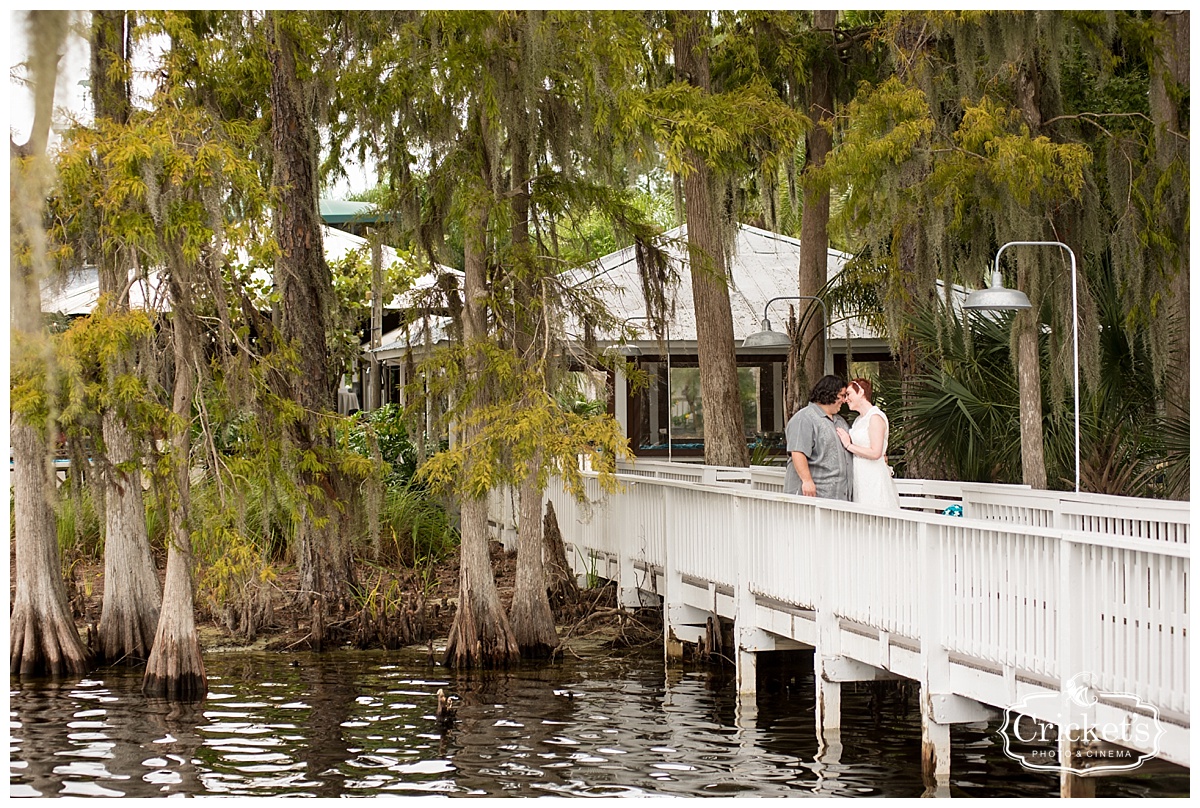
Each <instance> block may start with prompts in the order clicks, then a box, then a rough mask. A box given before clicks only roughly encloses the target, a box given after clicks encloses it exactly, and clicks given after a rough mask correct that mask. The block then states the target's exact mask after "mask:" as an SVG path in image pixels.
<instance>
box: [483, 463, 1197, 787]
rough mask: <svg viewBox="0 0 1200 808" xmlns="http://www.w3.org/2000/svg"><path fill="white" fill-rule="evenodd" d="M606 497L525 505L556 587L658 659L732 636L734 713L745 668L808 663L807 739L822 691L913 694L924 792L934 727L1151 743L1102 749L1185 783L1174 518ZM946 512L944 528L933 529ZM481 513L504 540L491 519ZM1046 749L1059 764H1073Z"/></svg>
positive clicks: (935, 505) (1020, 495)
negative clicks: (1168, 771) (1124, 731)
mask: <svg viewBox="0 0 1200 808" xmlns="http://www.w3.org/2000/svg"><path fill="white" fill-rule="evenodd" d="M618 477H619V480H620V481H621V483H622V485H621V490H620V491H619V492H618V493H614V494H604V493H603V492H602V491H601V489H600V487H599V485H598V482H597V479H596V477H595V475H593V474H589V475H587V479H586V485H587V500H588V501H587V502H583V503H580V502H576V501H575V500H574V499H573V498H571V497H570V495H568V494H567V493H565V492H564V491H563V490H562V488H561V486H560V485H558V484H557V483H556V482H552V483H551V485H550V486H549V488H548V490H547V499H549V500H551V501H553V502H554V506H555V510H556V512H557V514H558V520H559V524H560V527H561V528H562V532H563V537H564V541H565V542H566V544H567V555H568V557H569V558H571V559H572V562H573V563H574V564H575V567H576V571H577V572H579V573H580V574H581V575H582V574H593V575H597V576H599V577H601V578H606V579H609V580H613V581H616V582H617V583H618V585H619V587H620V591H621V596H622V599H623V600H624V602H626V603H628V604H639V603H641V604H661V605H662V607H663V609H664V623H665V632H664V633H665V639H666V642H665V646H666V648H665V652H666V653H667V654H668V655H671V654H675V653H678V652H679V651H680V650H681V648H682V646H681V645H680V643H685V642H686V643H705V644H706V645H707V646H708V647H710V648H711V647H712V643H713V642H716V641H718V638H719V637H721V635H722V631H721V627H722V625H724V626H725V628H726V631H725V632H724V634H725V635H726V636H729V634H730V632H729V631H728V628H729V626H730V625H732V632H731V633H732V638H733V644H734V646H735V647H733V648H725V649H723V651H722V652H723V653H724V654H725V655H726V656H729V657H730V658H734V659H736V663H737V671H738V677H737V680H738V687H739V690H740V691H741V692H742V693H744V694H747V695H749V694H752V693H753V692H754V690H755V664H756V655H757V654H759V653H764V652H771V651H776V650H786V649H798V648H811V649H814V664H815V667H816V671H815V672H816V676H815V677H814V678H815V680H816V682H817V692H816V702H817V705H816V708H817V716H818V721H817V726H818V733H828V732H836V731H837V729H838V728H839V726H840V709H839V704H840V685H841V684H842V683H844V682H852V681H865V680H874V679H888V678H899V677H903V678H905V679H909V680H913V681H916V682H919V683H920V686H921V698H920V703H921V714H922V737H923V758H924V764H925V767H926V773H927V775H928V779H929V780H930V781H931V783H942V782H944V781H945V780H946V779H947V778H948V775H949V761H950V727H951V725H953V724H955V723H964V722H975V721H980V720H985V719H990V718H995V717H996V716H998V715H1000V714H1001V712H1000V711H1003V710H1005V709H1006V708H1012V707H1014V706H1019V707H1020V713H1022V714H1025V715H1027V716H1031V717H1033V718H1036V719H1037V720H1038V721H1042V722H1047V723H1048V724H1051V725H1055V726H1056V727H1057V726H1063V725H1072V724H1073V725H1074V726H1077V727H1079V726H1082V727H1085V728H1086V727H1109V726H1124V727H1126V728H1129V727H1133V726H1135V725H1138V726H1140V727H1142V728H1144V727H1146V726H1152V727H1154V728H1156V730H1157V731H1155V732H1149V733H1148V732H1137V733H1133V732H1132V731H1130V732H1129V733H1128V734H1129V737H1121V738H1120V739H1119V740H1120V741H1121V748H1123V749H1131V750H1133V751H1134V752H1135V753H1136V757H1138V759H1143V758H1146V759H1148V758H1151V757H1152V758H1156V759H1159V760H1165V761H1169V762H1171V763H1175V764H1179V765H1183V766H1190V754H1189V743H1190V693H1189V687H1188V685H1189V675H1190V673H1189V656H1188V651H1189V644H1188V637H1187V628H1188V613H1187V610H1188V591H1187V587H1188V578H1189V570H1190V551H1189V547H1188V537H1189V532H1190V524H1189V522H1190V505H1189V503H1186V502H1184V503H1179V502H1164V501H1158V500H1144V499H1133V498H1127V497H1109V496H1100V495H1093V494H1075V493H1067V492H1055V491H1034V490H1031V489H1029V488H1027V487H1023V486H1005V485H984V484H969V483H954V482H945V481H920V480H916V481H914V480H901V481H897V483H898V487H899V488H900V491H901V498H902V505H903V507H904V510H902V511H901V512H899V513H896V512H882V511H869V510H866V509H862V508H859V507H857V506H854V505H852V504H850V503H841V502H837V501H834V500H824V499H815V498H814V499H807V498H802V497H794V496H788V495H786V494H783V493H782V487H783V482H782V480H783V471H782V469H778V468H767V467H754V468H753V469H740V468H720V467H711V466H701V465H694V464H683V463H664V462H653V461H638V462H637V463H636V465H628V466H622V469H621V474H619V475H618ZM952 503H959V504H960V505H961V506H962V508H963V511H964V516H963V517H961V518H960V517H954V516H947V515H943V514H942V510H943V509H944V508H945V507H946V506H947V505H949V504H952ZM491 505H492V507H491V512H492V521H493V524H494V525H495V528H496V530H497V531H498V532H499V534H500V536H499V537H500V538H501V539H502V540H506V539H508V540H511V538H512V530H513V527H514V520H513V509H512V502H511V498H510V497H509V496H505V495H494V496H493V500H492V503H491ZM1081 688H1082V690H1081ZM1134 735H1136V736H1137V737H1133V736H1134ZM1065 736H1066V734H1065V733H1060V734H1059V750H1058V754H1059V755H1061V756H1063V757H1062V758H1061V759H1063V760H1067V759H1070V758H1068V757H1067V756H1068V755H1071V754H1074V755H1076V759H1082V756H1083V754H1084V752H1085V751H1086V750H1087V748H1089V747H1088V745H1087V744H1083V743H1079V742H1073V741H1071V740H1069V739H1067V738H1066V737H1065ZM1147 736H1153V737H1147ZM1109 740H1111V738H1109ZM1092 746H1093V747H1094V746H1095V744H1092ZM1103 770H1104V768H1103V767H1099V768H1093V769H1089V770H1088V771H1090V772H1092V773H1093V774H1098V773H1100V772H1102V771H1103ZM1062 782H1063V793H1064V794H1069V793H1078V792H1082V793H1087V792H1088V790H1089V782H1094V781H1090V779H1089V778H1086V777H1079V776H1075V774H1073V773H1071V772H1064V773H1063V774H1062Z"/></svg>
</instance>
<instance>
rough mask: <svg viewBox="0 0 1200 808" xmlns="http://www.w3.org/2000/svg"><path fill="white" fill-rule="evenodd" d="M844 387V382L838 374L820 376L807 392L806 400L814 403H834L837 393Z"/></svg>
mask: <svg viewBox="0 0 1200 808" xmlns="http://www.w3.org/2000/svg"><path fill="white" fill-rule="evenodd" d="M844 389H846V382H845V381H843V380H842V378H841V377H839V376H822V377H821V380H820V381H819V382H817V383H816V384H814V385H813V388H812V390H810V391H809V393H808V400H809V401H811V402H813V403H814V404H834V403H836V402H837V400H838V394H840V393H841V392H842V390H844Z"/></svg>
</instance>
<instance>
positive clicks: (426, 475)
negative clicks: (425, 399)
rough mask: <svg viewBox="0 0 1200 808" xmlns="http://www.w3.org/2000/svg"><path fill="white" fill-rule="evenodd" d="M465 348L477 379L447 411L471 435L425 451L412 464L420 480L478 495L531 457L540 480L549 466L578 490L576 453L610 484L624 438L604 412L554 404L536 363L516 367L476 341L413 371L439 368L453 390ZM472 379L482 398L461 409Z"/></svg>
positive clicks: (506, 355)
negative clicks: (472, 355)
mask: <svg viewBox="0 0 1200 808" xmlns="http://www.w3.org/2000/svg"><path fill="white" fill-rule="evenodd" d="M467 350H476V351H478V352H479V355H480V356H481V358H482V359H483V362H484V367H485V369H484V371H483V372H482V373H481V374H480V378H479V379H476V380H473V381H471V382H469V383H467V384H466V385H465V392H464V393H463V394H462V395H461V398H459V399H458V400H457V405H456V407H455V408H453V409H452V411H451V412H450V413H448V414H447V415H448V417H452V418H455V419H457V420H458V421H459V423H461V424H462V425H463V426H465V427H467V428H468V429H469V431H470V432H472V433H473V434H474V438H472V439H471V440H470V441H468V442H461V443H459V444H458V445H457V446H455V447H454V448H453V449H449V450H447V451H444V452H439V453H438V454H436V455H434V456H433V457H431V458H430V459H429V460H428V461H427V462H426V463H425V464H424V465H423V466H422V467H421V469H420V476H421V479H424V480H426V481H428V483H429V484H430V485H431V486H432V487H433V489H434V490H437V491H444V492H451V491H453V492H456V493H459V494H461V495H463V496H470V497H481V496H484V495H485V494H486V493H487V492H488V491H489V490H490V489H492V488H494V487H496V486H499V485H501V484H504V483H508V484H514V485H515V484H518V483H519V482H520V481H521V479H522V477H523V474H524V469H525V467H526V464H527V463H528V462H529V461H530V460H532V459H533V458H535V457H536V458H539V459H540V461H541V466H540V468H539V471H538V483H539V485H540V486H542V487H544V486H545V484H546V481H547V480H548V479H549V476H550V474H552V473H556V474H559V475H560V476H561V477H562V478H563V480H564V483H565V485H566V486H567V488H568V489H569V490H571V491H572V492H573V493H575V494H576V495H580V494H581V492H582V488H583V483H582V478H581V477H580V473H579V459H580V457H581V456H582V457H584V458H587V459H589V460H590V462H591V465H592V468H593V469H594V470H597V471H599V472H600V474H601V483H602V484H604V485H610V486H611V485H613V484H614V481H613V478H612V475H613V474H614V473H615V472H616V461H617V460H618V459H627V458H630V457H632V454H631V452H630V451H629V446H628V443H629V441H628V439H627V438H625V437H624V436H623V435H622V434H621V432H620V427H619V426H618V424H617V422H616V421H615V419H613V418H611V417H610V416H608V415H607V414H604V415H586V416H584V415H579V414H576V413H575V412H572V411H568V410H566V409H564V408H563V407H562V406H560V405H559V403H558V402H557V401H556V400H555V398H554V396H553V395H552V394H551V393H550V392H548V391H547V390H546V389H545V385H544V384H543V381H542V380H543V379H544V378H545V377H544V375H543V374H544V372H545V371H544V369H543V368H539V367H532V368H530V367H523V366H522V365H521V363H520V362H519V361H517V357H516V356H515V354H514V353H513V352H512V351H510V350H506V349H503V348H501V347H499V346H497V345H495V344H487V343H480V344H478V345H474V346H469V347H468V348H465V349H464V348H463V347H461V346H455V347H452V348H450V349H447V350H446V351H444V352H438V353H437V354H435V355H434V356H432V357H431V358H430V359H429V360H428V361H427V362H425V363H423V365H422V367H421V370H422V372H424V373H430V372H431V371H433V370H435V369H436V370H438V371H442V372H443V375H441V376H440V377H438V378H439V379H440V381H439V384H441V385H446V386H447V387H449V388H450V389H454V387H453V386H454V385H456V384H458V383H459V377H458V373H459V372H461V362H462V359H463V357H464V356H465V351H467ZM473 385H483V386H486V392H485V395H483V396H481V397H480V399H479V400H481V401H482V402H484V403H483V404H482V405H481V406H476V407H475V408H473V409H471V410H467V409H466V407H465V405H464V402H467V401H471V400H472V386H473ZM459 389H461V388H459Z"/></svg>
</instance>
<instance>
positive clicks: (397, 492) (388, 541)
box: [379, 481, 458, 571]
mask: <svg viewBox="0 0 1200 808" xmlns="http://www.w3.org/2000/svg"><path fill="white" fill-rule="evenodd" d="M379 521H380V527H381V530H382V542H381V547H380V557H379V560H380V562H384V563H387V562H391V563H396V564H401V565H403V566H405V567H409V568H413V569H416V570H418V571H420V570H427V569H429V568H432V567H435V566H437V565H438V564H440V563H442V562H443V561H445V560H446V559H447V558H450V557H451V556H452V555H453V554H454V552H456V551H457V549H458V533H457V531H455V530H454V528H453V527H451V525H450V520H449V517H448V515H447V514H446V509H445V508H444V507H442V505H441V503H439V502H438V501H437V500H435V499H434V498H433V497H431V496H430V494H429V491H428V490H427V489H426V488H425V486H423V485H422V484H421V483H420V482H419V481H409V482H407V483H404V484H399V485H394V486H390V487H389V488H388V489H387V491H386V492H385V494H384V497H383V508H382V511H381V513H380V520H379Z"/></svg>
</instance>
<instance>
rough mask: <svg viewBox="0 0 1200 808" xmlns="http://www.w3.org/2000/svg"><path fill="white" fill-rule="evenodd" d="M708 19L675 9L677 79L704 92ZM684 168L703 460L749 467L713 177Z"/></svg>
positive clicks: (699, 164)
mask: <svg viewBox="0 0 1200 808" xmlns="http://www.w3.org/2000/svg"><path fill="white" fill-rule="evenodd" d="M706 15H707V12H703V13H701V12H693V11H681V12H675V13H674V33H675V69H676V71H677V73H678V75H679V76H680V77H681V79H683V80H685V81H687V82H689V83H690V84H692V85H693V86H695V87H699V88H700V89H701V90H703V91H704V92H705V93H708V92H709V91H710V90H711V87H712V82H711V77H710V73H709V63H708V52H707V50H706V48H707V47H708V43H707V34H708V33H709V30H710V25H709V23H708V17H707V16H706ZM688 163H689V166H690V170H689V171H688V172H687V176H685V177H684V178H683V194H684V207H685V210H686V211H687V240H688V263H689V267H690V271H691V276H692V304H693V306H694V308H695V311H696V353H697V360H698V363H699V366H700V398H701V402H702V406H703V408H704V462H705V463H709V464H713V465H722V466H749V465H750V450H749V448H748V447H747V446H746V433H745V425H744V424H743V423H742V405H741V397H740V395H739V393H738V378H737V357H736V355H735V354H734V345H733V313H732V310H731V309H730V305H729V270H728V268H727V267H726V263H725V249H724V245H723V244H722V239H721V214H720V210H719V205H718V200H717V190H718V187H717V182H716V177H715V176H714V172H713V170H712V169H711V168H710V167H709V165H708V164H707V163H706V162H705V160H704V158H703V157H702V156H701V155H700V154H699V153H697V152H696V151H695V150H689V154H688Z"/></svg>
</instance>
